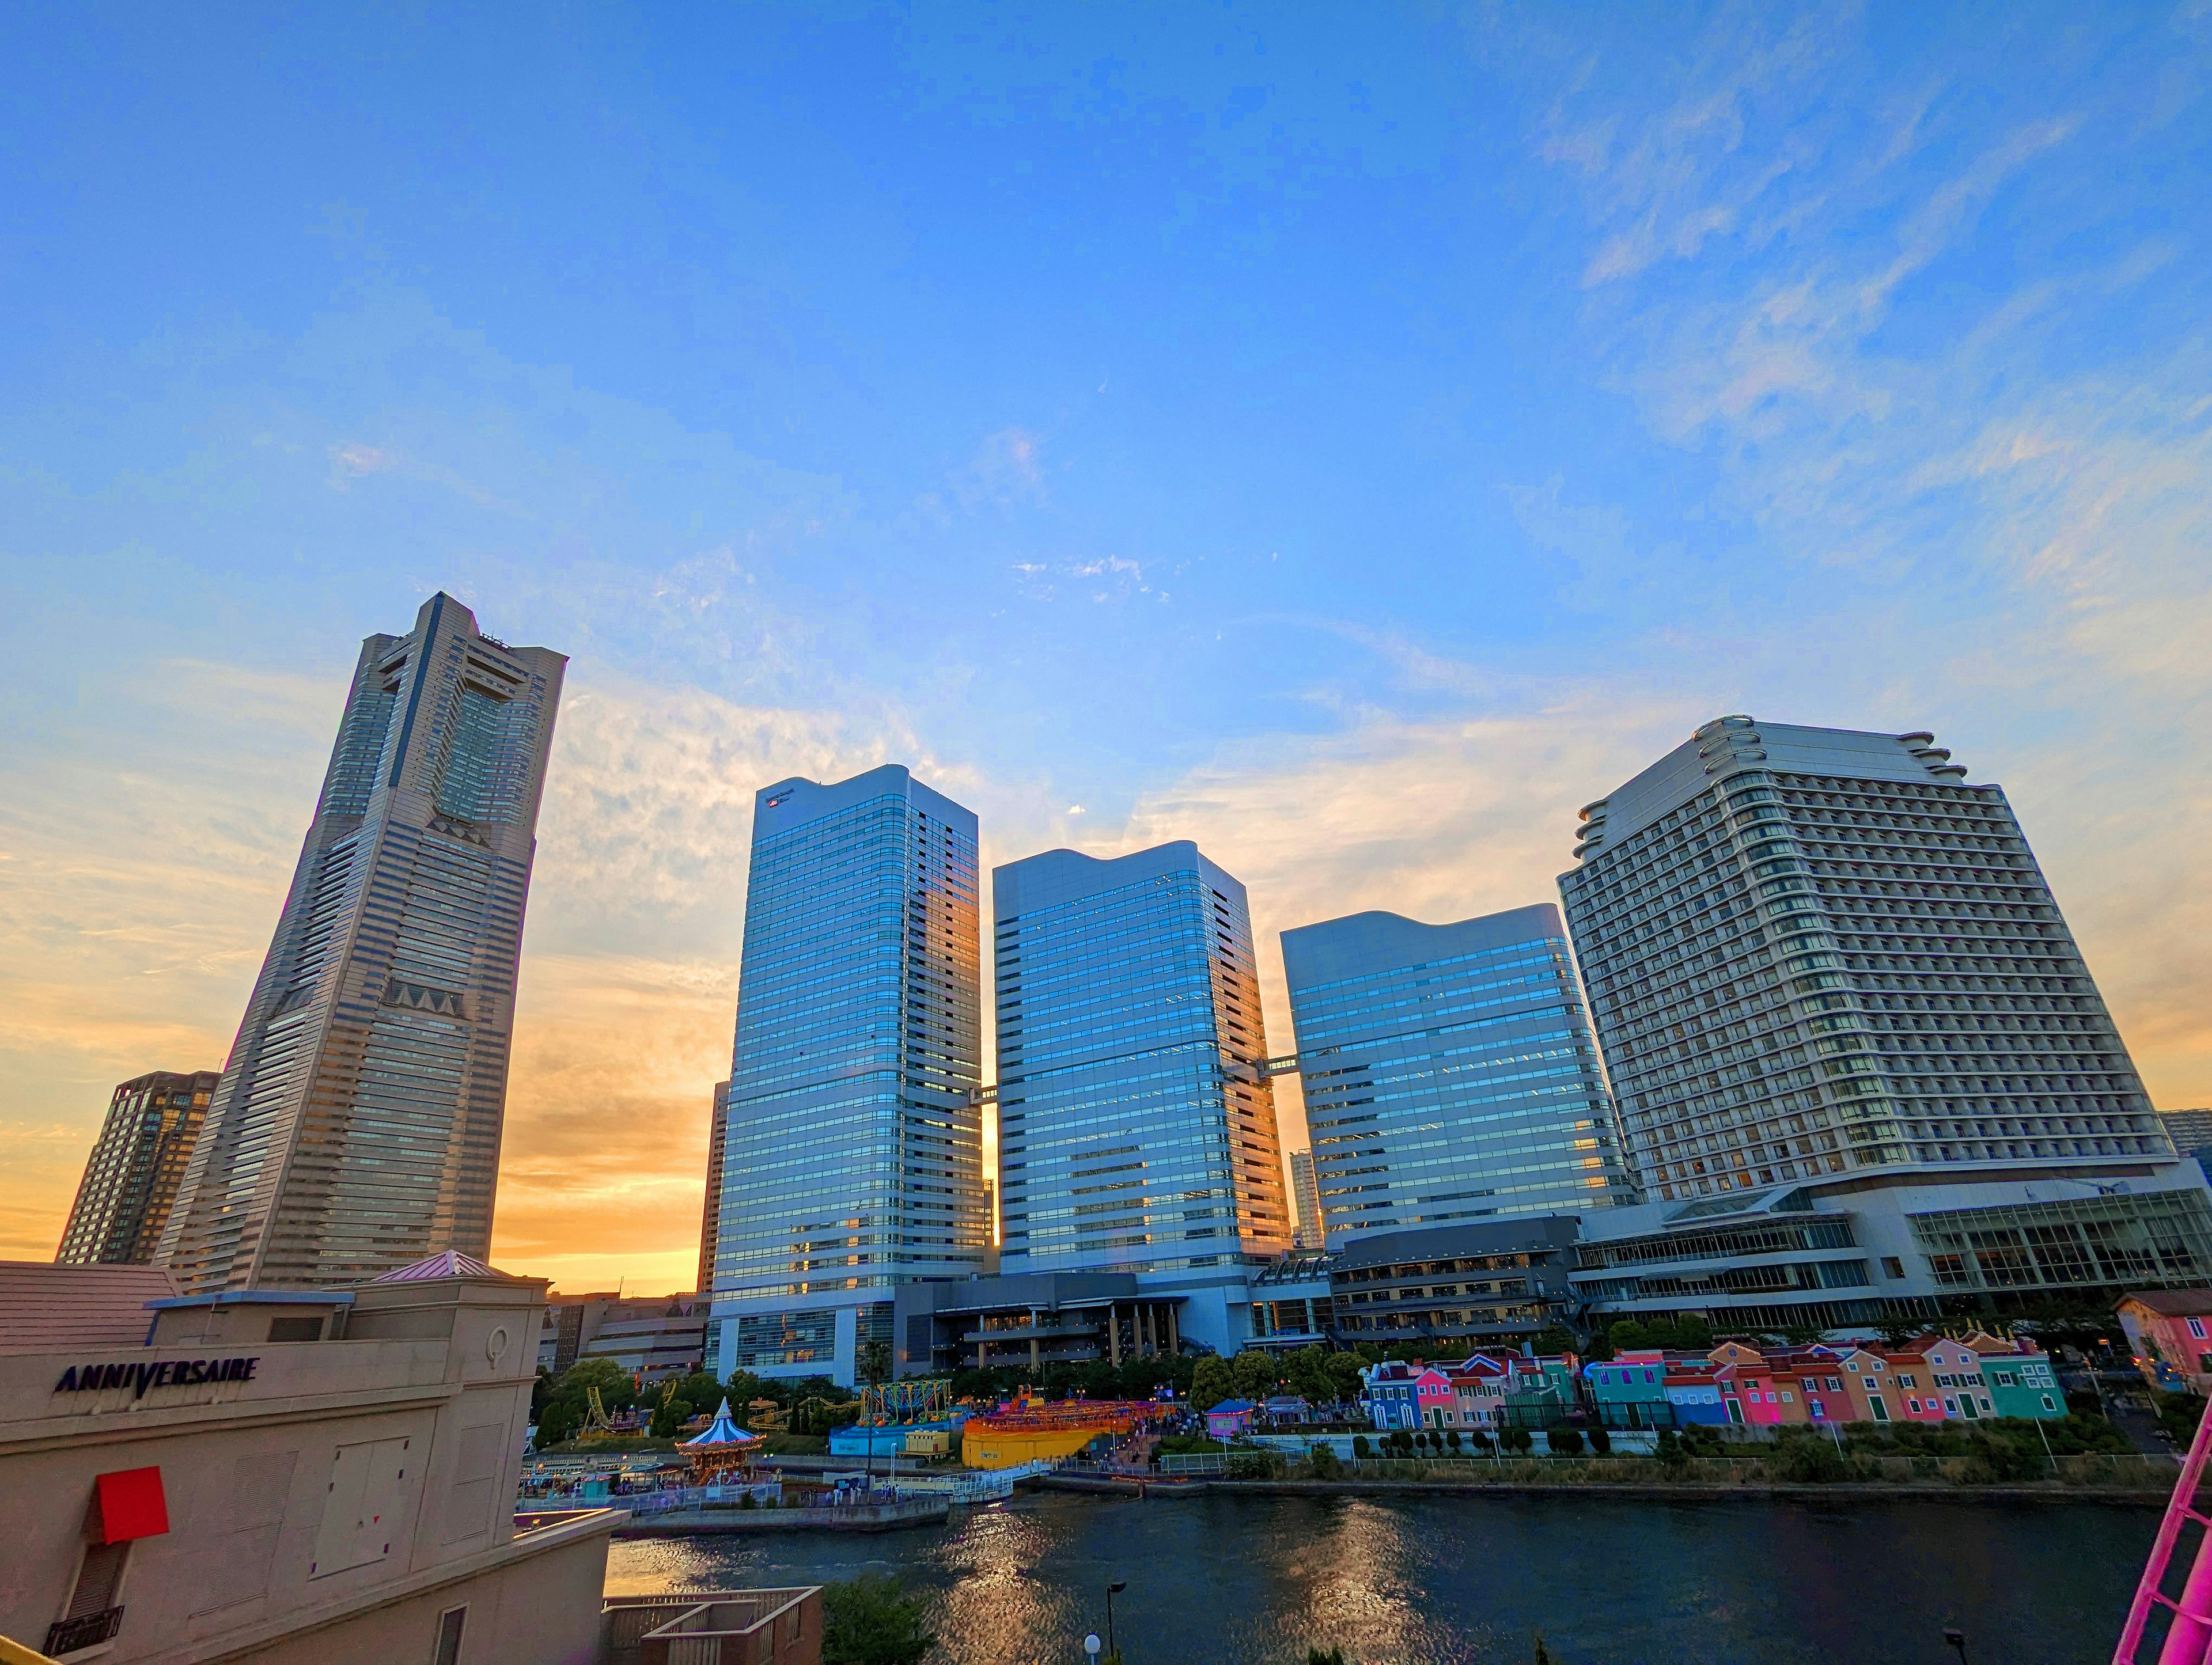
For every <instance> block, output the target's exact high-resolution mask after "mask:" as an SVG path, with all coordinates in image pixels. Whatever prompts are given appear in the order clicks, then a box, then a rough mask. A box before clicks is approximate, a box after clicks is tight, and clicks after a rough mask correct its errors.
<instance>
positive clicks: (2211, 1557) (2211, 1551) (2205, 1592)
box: [2112, 1407, 2212, 1665]
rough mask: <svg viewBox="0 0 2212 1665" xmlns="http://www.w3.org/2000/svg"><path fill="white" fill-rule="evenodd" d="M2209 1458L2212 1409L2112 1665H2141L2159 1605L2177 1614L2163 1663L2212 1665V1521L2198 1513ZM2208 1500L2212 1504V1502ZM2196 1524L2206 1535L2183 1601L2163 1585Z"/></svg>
mask: <svg viewBox="0 0 2212 1665" xmlns="http://www.w3.org/2000/svg"><path fill="white" fill-rule="evenodd" d="M2208 1456H2212V1407H2207V1413H2206V1415H2205V1416H2204V1417H2203V1419H2201V1420H2200V1421H2199V1422H2198V1423H2197V1437H2196V1438H2195V1439H2192V1440H2191V1441H2190V1442H2189V1455H2188V1457H2187V1458H2186V1459H2185V1461H2183V1463H2182V1465H2181V1478H2180V1479H2179V1480H2176V1481H2174V1483H2173V1496H2172V1498H2171V1499H2169V1500H2168V1501H2167V1503H2166V1518H2165V1519H2164V1520H2162V1521H2160V1522H2159V1525H2158V1537H2157V1539H2156V1540H2155V1541H2154V1542H2153V1543H2152V1545H2151V1547H2150V1559H2149V1561H2148V1563H2147V1564H2146V1565H2144V1567H2143V1575H2142V1583H2138V1584H2137V1585H2136V1599H2135V1601H2134V1602H2133V1603H2132V1604H2131V1605H2130V1607H2129V1608H2128V1624H2127V1628H2126V1629H2125V1630H2124V1631H2122V1632H2120V1645H2119V1646H2118V1647H2117V1648H2115V1649H2114V1650H2112V1665H2137V1661H2136V1650H2138V1649H2140V1648H2141V1647H2142V1637H2143V1627H2144V1626H2146V1625H2148V1623H2149V1622H2150V1613H2151V1609H2152V1608H2153V1607H2166V1608H2168V1609H2170V1610H2171V1611H2172V1614H2173V1621H2172V1625H2171V1626H2169V1627H2168V1628H2167V1630H2166V1644H2165V1645H2164V1646H2163V1647H2161V1648H2160V1650H2158V1665H2206V1656H2207V1652H2208V1650H2212V1517H2208V1516H2205V1515H2203V1513H2201V1512H2200V1511H2199V1510H2198V1509H2197V1483H2198V1481H2199V1480H2202V1479H2203V1474H2204V1463H2205V1460H2206V1458H2207V1457H2208ZM2207 1501H2208V1503H2212V1499H2208V1500H2207ZM2190 1521H2194V1522H2197V1525H2198V1526H2200V1527H2202V1528H2204V1535H2203V1537H2202V1538H2200V1539H2199V1540H2197V1559H2195V1561H2193V1562H2192V1563H2191V1565H2190V1568H2189V1577H2188V1579H2187V1581H2186V1582H2185V1583H2183V1585H2182V1587H2181V1599H2180V1600H2179V1601H2175V1600H2173V1599H2172V1597H2170V1596H2168V1595H2166V1592H2165V1590H2164V1589H2163V1588H2162V1586H2163V1585H2164V1584H2165V1583H2166V1570H2167V1568H2168V1567H2169V1566H2170V1565H2172V1560H2173V1552H2174V1549H2175V1547H2176V1546H2178V1545H2179V1542H2180V1541H2181V1528H2182V1526H2183V1525H2184V1523H2185V1522H2190Z"/></svg>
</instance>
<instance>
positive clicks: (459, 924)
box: [158, 593, 567, 1290]
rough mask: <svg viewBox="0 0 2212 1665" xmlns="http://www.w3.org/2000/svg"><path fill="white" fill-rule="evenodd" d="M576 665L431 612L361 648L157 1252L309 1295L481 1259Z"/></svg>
mask: <svg viewBox="0 0 2212 1665" xmlns="http://www.w3.org/2000/svg"><path fill="white" fill-rule="evenodd" d="M566 665H567V660H566V659H564V658H563V657H562V655H561V654H559V653H553V652H551V651H550V650H549V649H546V648H543V647H507V645H506V644H505V643H503V642H501V641H495V640H494V639H493V638H492V637H489V636H487V635H484V634H483V632H482V631H480V630H479V629H477V622H476V618H475V616H474V615H473V614H471V612H470V611H469V610H468V609H467V608H465V607H464V606H462V605H460V603H459V602H458V601H455V600H454V599H453V598H452V597H451V596H448V595H445V594H442V593H441V594H438V595H434V596H432V597H431V598H430V599H429V600H428V601H427V602H425V603H424V604H423V605H422V611H421V612H420V613H418V614H417V615H416V620H415V628H414V629H413V630H412V631H411V632H410V633H409V634H408V635H404V636H389V635H374V636H371V637H369V638H368V641H365V642H364V643H363V644H362V652H361V658H360V660H359V662H358V663H357V664H356V666H355V669H354V676H353V682H352V685H351V688H350V690H349V693H348V695H347V697H346V706H345V714H344V717H343V720H342V721H341V722H340V723H339V726H338V735H337V744H336V745H335V746H333V747H332V749H331V761H330V767H329V769H328V770H327V771H326V772H325V775H324V777H323V789H322V796H321V799H320V800H319V802H318V804H317V805H316V809H315V817H314V820H313V823H311V824H310V826H309V827H308V829H307V841H306V843H305V845H304V847H303V848H302V849H301V853H300V862H299V866H298V869H297V871H296V872H295V874H294V876H293V879H292V886H291V890H290V892H289V895H288V896H286V898H285V902H284V909H283V915H282V916H281V917H280V918H279V920H278V921H277V925H276V936H275V938H274V939H273V940H272V941H271V942H270V946H269V954H268V957H267V958H266V959H265V960H264V962H263V963H262V968H261V975H260V976H259V978H258V980H257V981H256V982H255V983H254V987H253V994H252V999H251V1000H250V1001H249V1002H248V1004H247V1006H246V1018H245V1021H244V1023H243V1024H241V1025H240V1029H239V1031H238V1038H237V1040H236V1042H234V1044H233V1046H232V1048H231V1053H230V1060H229V1062H228V1065H227V1066H225V1068H224V1071H223V1075H222V1085H221V1086H220V1087H219V1088H217V1090H216V1094H215V1097H214V1102H213V1103H211V1104H210V1107H209V1109H208V1113H207V1122H206V1125H205V1127H204V1128H203V1130H202V1132H201V1134H200V1138H199V1140H198V1143H197V1145H195V1147H194V1149H193V1152H192V1156H191V1163H190V1164H189V1165H188V1166H187V1168H186V1170H185V1178H184V1183H183V1187H182V1190H181V1192H180V1194H179V1199H178V1202H177V1206H175V1208H174V1209H173V1210H172V1211H171V1212H170V1216H169V1221H168V1224H167V1229H166V1231H164V1234H163V1237H162V1240H161V1248H160V1249H159V1251H158V1252H159V1255H160V1257H161V1260H162V1261H163V1262H164V1263H165V1264H167V1265H168V1266H170V1267H172V1268H173V1270H174V1271H175V1272H176V1273H177V1275H178V1278H179V1280H180V1281H181V1282H182V1283H183V1284H184V1285H185V1288H186V1289H188V1290H216V1289H242V1288H246V1287H247V1286H249V1285H252V1286H255V1287H264V1288H268V1287H289V1288H309V1287H314V1288H321V1287H330V1286H334V1285H343V1284H348V1283H354V1282H358V1281H360V1280H361V1279H366V1278H372V1277H374V1276H376V1275H378V1274H379V1273H382V1272H384V1271H386V1270H387V1269H389V1268H391V1267H396V1266H404V1265H406V1264H408V1263H409V1262H410V1261H415V1260H417V1259H419V1258H420V1257H421V1256H422V1255H425V1254H428V1253H430V1252H433V1251H435V1250H438V1249H448V1248H452V1249H460V1250H462V1251H463V1252H465V1253H468V1254H471V1255H478V1256H481V1255H485V1254H488V1253H489V1250H490V1244H491V1221H492V1206H493V1201H494V1195H495V1187H496V1185H497V1182H498V1177H499V1151H500V1135H501V1123H502V1121H503V1118H504V1115H505V1110H506V1103H507V1054H508V1042H509V1039H510V1037H511V1036H512V1033H513V1021H514V994H515V973H516V965H517V960H518V957H519V955H520V950H521V942H522V915H523V905H524V902H525V900H526V897H527V896H528V894H529V889H530V872H531V866H532V860H533V858H534V856H535V854H536V849H537V826H538V802H539V799H540V797H541V796H542V794H543V792H544V781H545V762H546V757H547V752H548V750H549V748H550V745H551V744H552V738H553V720H554V713H555V710H556V707H557V706H558V704H559V702H560V696H561V678H562V671H563V669H564V668H565V666H566Z"/></svg>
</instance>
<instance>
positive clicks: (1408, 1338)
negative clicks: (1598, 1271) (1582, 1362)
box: [1328, 1214, 1578, 1346]
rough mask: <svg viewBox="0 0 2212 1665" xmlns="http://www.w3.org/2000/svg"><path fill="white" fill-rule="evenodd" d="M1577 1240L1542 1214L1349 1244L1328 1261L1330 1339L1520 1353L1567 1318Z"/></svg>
mask: <svg viewBox="0 0 2212 1665" xmlns="http://www.w3.org/2000/svg"><path fill="white" fill-rule="evenodd" d="M1577 1231H1578V1222H1577V1219H1576V1218H1575V1217H1574V1216H1573V1215H1571V1214H1552V1215H1541V1216H1534V1217H1529V1216H1522V1217H1520V1218H1507V1219H1497V1220H1476V1221H1471V1222H1469V1223H1468V1224H1465V1225H1436V1226H1423V1227H1420V1228H1418V1229H1416V1230H1413V1231H1378V1232H1373V1233H1370V1234H1368V1235H1366V1236H1364V1237H1359V1238H1357V1239H1355V1240H1353V1241H1352V1242H1350V1243H1346V1244H1345V1245H1344V1247H1342V1248H1341V1249H1338V1250H1336V1251H1335V1252H1334V1254H1332V1255H1330V1256H1329V1257H1328V1286H1329V1295H1330V1303H1329V1304H1330V1309H1331V1313H1330V1316H1331V1318H1332V1320H1333V1322H1334V1330H1333V1335H1334V1340H1337V1341H1338V1342H1339V1343H1340V1344H1341V1345H1344V1346H1354V1345H1358V1344H1360V1343H1366V1344H1368V1345H1370V1346H1393V1345H1395V1344H1398V1343H1401V1342H1444V1341H1456V1342H1467V1343H1471V1344H1474V1345H1475V1346H1493V1345H1498V1344H1500V1343H1503V1344H1504V1345H1506V1346H1520V1345H1521V1344H1522V1343H1523V1342H1525V1341H1528V1340H1530V1339H1532V1338H1533V1337H1534V1335H1536V1334H1537V1333H1538V1332H1540V1331H1541V1330H1544V1329H1547V1328H1550V1327H1551V1326H1552V1325H1553V1324H1557V1323H1561V1322H1565V1319H1566V1318H1567V1316H1569V1314H1570V1311H1571V1308H1572V1306H1573V1304H1574V1290H1573V1287H1572V1285H1571V1273H1572V1270H1573V1267H1574V1264H1575V1261H1574V1248H1575V1239H1576V1236H1577Z"/></svg>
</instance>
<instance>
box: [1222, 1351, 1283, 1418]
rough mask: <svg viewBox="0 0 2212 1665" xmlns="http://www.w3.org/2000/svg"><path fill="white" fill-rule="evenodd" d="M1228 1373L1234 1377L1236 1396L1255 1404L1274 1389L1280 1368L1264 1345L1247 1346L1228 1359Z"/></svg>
mask: <svg viewBox="0 0 2212 1665" xmlns="http://www.w3.org/2000/svg"><path fill="white" fill-rule="evenodd" d="M1229 1373H1230V1375H1231V1376H1233V1377H1235V1378H1236V1382H1237V1396H1238V1397H1239V1398H1242V1399H1249V1400H1250V1401H1253V1402H1254V1403H1255V1404H1257V1403H1258V1402H1259V1401H1261V1400H1263V1399H1265V1398H1267V1395H1270V1394H1272V1393H1273V1392H1274V1391H1275V1383H1276V1381H1277V1378H1278V1377H1279V1375H1280V1370H1279V1366H1278V1365H1277V1364H1276V1362H1275V1357H1274V1355H1273V1353H1270V1352H1268V1351H1267V1349H1266V1348H1265V1347H1247V1348H1245V1349H1244V1351H1243V1352H1240V1353H1238V1354H1237V1357H1236V1358H1233V1359H1231V1360H1230V1362H1229Z"/></svg>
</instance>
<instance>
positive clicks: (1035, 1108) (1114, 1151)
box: [992, 842, 1291, 1351]
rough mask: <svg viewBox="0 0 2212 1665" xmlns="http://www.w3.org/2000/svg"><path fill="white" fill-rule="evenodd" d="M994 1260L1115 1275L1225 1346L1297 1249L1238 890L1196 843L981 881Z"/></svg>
mask: <svg viewBox="0 0 2212 1665" xmlns="http://www.w3.org/2000/svg"><path fill="white" fill-rule="evenodd" d="M992 904H993V912H994V924H995V933H994V936H995V943H994V951H995V955H996V963H997V970H998V979H997V1000H998V1043H999V1045H998V1060H999V1129H1000V1133H999V1143H1000V1163H999V1168H1000V1221H1001V1225H1002V1239H1001V1249H1000V1254H1001V1264H1002V1266H1003V1267H1005V1269H1006V1272H1007V1273H1018V1272H1078V1271H1109V1270H1110V1271H1123V1272H1131V1273H1137V1274H1138V1275H1139V1285H1140V1286H1141V1287H1142V1288H1143V1289H1144V1290H1145V1291H1146V1293H1147V1294H1148V1295H1156V1294H1159V1293H1166V1292H1173V1293H1175V1294H1177V1295H1180V1296H1181V1297H1183V1300H1182V1306H1181V1310H1180V1311H1179V1313H1178V1323H1179V1326H1180V1333H1181V1334H1182V1335H1183V1336H1186V1337H1188V1338H1190V1339H1192V1340H1196V1341H1199V1342H1202V1343H1204V1344H1206V1345H1207V1346H1216V1347H1219V1348H1222V1349H1223V1350H1224V1351H1230V1350H1233V1348H1234V1347H1235V1346H1237V1345H1239V1344H1240V1343H1241V1342H1243V1340H1245V1339H1246V1337H1247V1335H1248V1334H1249V1326H1250V1296H1249V1291H1248V1286H1247V1283H1246V1279H1247V1273H1248V1269H1249V1268H1251V1267H1261V1266H1265V1265H1267V1264H1268V1263H1270V1262H1271V1261H1273V1260H1274V1259H1275V1258H1276V1257H1277V1256H1279V1255H1281V1254H1282V1253H1283V1252H1284V1250H1285V1249H1287V1248H1288V1247H1289V1245H1290V1237H1291V1220H1290V1209H1289V1205H1288V1202H1287V1200H1286V1199H1285V1194H1284V1187H1283V1172H1282V1152H1281V1148H1280V1145H1279V1142H1278V1140H1277V1138H1276V1133H1275V1100H1274V1092H1273V1088H1272V1087H1271V1086H1270V1085H1268V1081H1267V1036H1266V1031H1265V1030H1264V1029H1263V1028H1262V1026H1261V1018H1260V986H1259V975H1258V970H1257V967H1256V965H1255V961H1254V957H1253V951H1252V926H1251V916H1250V914H1249V911H1248V909H1247V907H1246V904H1245V898H1244V887H1243V885H1241V884H1238V883H1237V881H1236V880H1235V879H1233V878H1231V877H1230V876H1229V875H1228V874H1227V873H1225V872H1223V871H1222V870H1221V869H1220V868H1219V867H1218V866H1215V865H1214V864H1213V863H1212V862H1211V861H1209V860H1206V858H1205V857H1204V856H1203V855H1201V854H1199V850H1198V847H1197V846H1196V845H1195V844H1192V843H1189V842H1181V843H1175V844H1164V845H1162V846H1160V847H1159V848H1157V849H1152V850H1143V851H1139V852H1138V853H1137V854H1133V855H1126V856H1122V857H1120V858H1118V859H1116V860H1097V859H1096V858H1093V857H1091V856H1087V855H1081V854H1077V853H1076V852H1075V851H1073V850H1051V851H1048V852H1046V853H1045V854H1042V855H1036V856H1031V857H1030V858H1028V859H1027V860H1022V861H1016V862H1012V863H1010V864H1008V865H1007V866H1003V867H1000V868H999V869H997V870H996V871H995V872H994V873H993V875H992Z"/></svg>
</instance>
